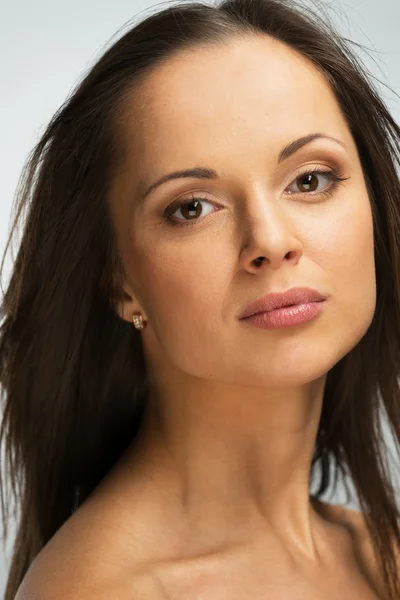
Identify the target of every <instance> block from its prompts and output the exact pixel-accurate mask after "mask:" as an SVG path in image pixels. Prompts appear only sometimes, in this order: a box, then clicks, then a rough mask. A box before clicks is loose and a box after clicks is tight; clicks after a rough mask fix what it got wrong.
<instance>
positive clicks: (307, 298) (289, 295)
mask: <svg viewBox="0 0 400 600" xmlns="http://www.w3.org/2000/svg"><path fill="white" fill-rule="evenodd" d="M325 299H326V297H325V296H323V295H322V294H321V293H320V292H319V291H318V290H315V289H313V288H309V287H293V288H290V289H289V290H287V291H286V292H283V293H276V292H273V293H271V294H267V295H266V296H263V297H262V298H259V299H258V300H256V301H255V302H252V303H251V304H249V306H248V307H247V308H246V310H245V311H244V312H243V313H242V314H241V315H240V317H239V319H245V318H246V317H251V316H252V315H255V314H257V313H261V312H270V311H272V310H276V309H278V308H282V307H284V306H291V305H298V304H307V303H310V302H321V301H322V300H325Z"/></svg>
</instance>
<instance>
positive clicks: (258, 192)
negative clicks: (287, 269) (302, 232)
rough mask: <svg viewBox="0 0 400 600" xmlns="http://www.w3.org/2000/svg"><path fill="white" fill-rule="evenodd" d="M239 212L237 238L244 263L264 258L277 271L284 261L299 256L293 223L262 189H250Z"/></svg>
mask: <svg viewBox="0 0 400 600" xmlns="http://www.w3.org/2000/svg"><path fill="white" fill-rule="evenodd" d="M241 210H242V211H243V212H242V215H241V216H242V218H241V219H240V232H239V237H240V239H241V255H242V259H243V260H245V262H246V263H247V261H248V260H249V259H250V261H251V262H252V261H258V263H259V259H260V258H266V259H267V262H268V263H270V265H271V266H274V267H276V268H279V265H280V264H281V261H282V260H283V259H284V258H286V257H289V258H297V259H298V258H299V257H300V255H301V248H302V245H301V242H300V240H299V239H297V237H296V235H295V229H294V228H295V224H294V223H293V220H292V219H291V218H290V216H289V215H288V213H287V212H286V210H285V208H284V207H282V206H281V204H280V203H279V201H278V200H277V199H276V197H275V196H274V195H273V193H272V192H270V191H268V189H266V187H262V188H261V187H260V186H257V187H256V186H253V188H252V190H251V191H250V192H249V191H247V196H246V198H245V199H244V202H243V206H242V208H241ZM258 263H257V264H258Z"/></svg>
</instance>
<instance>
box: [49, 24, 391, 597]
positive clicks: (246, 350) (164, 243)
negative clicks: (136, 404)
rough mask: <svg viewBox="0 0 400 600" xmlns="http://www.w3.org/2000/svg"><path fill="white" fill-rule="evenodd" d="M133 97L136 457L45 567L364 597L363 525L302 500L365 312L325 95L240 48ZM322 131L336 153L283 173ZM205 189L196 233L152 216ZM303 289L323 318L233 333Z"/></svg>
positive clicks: (360, 216) (310, 76) (185, 584)
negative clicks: (328, 395)
mask: <svg viewBox="0 0 400 600" xmlns="http://www.w3.org/2000/svg"><path fill="white" fill-rule="evenodd" d="M140 98H141V103H140V102H139V104H136V105H135V107H134V108H133V106H132V107H131V108H129V107H128V108H127V115H126V122H125V123H124V127H123V128H122V129H121V135H123V143H124V144H125V147H126V149H127V155H126V164H125V165H124V168H123V169H122V170H121V172H119V173H118V174H116V178H115V185H114V187H113V190H112V194H113V202H112V205H111V208H112V217H113V219H114V224H115V229H116V234H117V240H118V246H119V247H118V250H119V252H120V255H121V257H122V260H123V263H124V267H125V273H126V280H125V282H124V290H123V295H122V296H121V298H119V300H120V304H119V306H118V309H117V310H118V314H119V315H120V317H121V318H122V319H124V320H126V321H127V322H129V323H131V324H132V315H133V314H135V313H137V312H139V313H141V314H142V315H143V317H144V318H145V319H146V320H148V326H147V327H146V328H145V329H143V330H141V331H140V332H137V335H140V336H141V337H142V342H143V348H144V353H145V356H146V362H147V364H148V368H149V373H150V378H151V393H150V397H149V402H148V408H149V411H148V416H149V418H148V421H147V422H146V427H144V428H143V445H142V454H141V455H140V460H139V458H138V455H136V454H135V452H133V449H134V447H133V448H132V449H130V450H129V451H128V452H127V453H126V456H125V457H124V460H123V461H121V462H120V464H119V466H118V467H116V468H115V469H113V471H112V474H111V475H110V477H107V478H106V480H105V481H104V482H102V484H101V485H100V486H99V488H98V489H97V490H96V491H95V492H94V494H93V496H92V497H91V498H89V500H88V501H87V503H85V505H84V506H82V507H81V509H80V510H79V511H78V512H77V513H76V514H75V515H73V517H72V518H71V519H70V520H69V523H68V525H66V526H65V528H62V529H63V533H62V532H59V533H58V534H57V535H56V536H55V539H54V540H52V541H51V542H50V544H49V548H48V549H47V550H46V549H45V550H44V556H45V557H46V558H45V561H46V563H47V566H48V564H49V563H50V564H51V562H52V561H53V560H54V561H55V562H54V565H53V566H54V568H53V569H51V568H48V569H47V571H48V572H54V573H60V569H59V568H57V567H58V566H60V562H59V561H60V558H59V557H60V556H64V559H63V560H62V563H63V565H62V566H63V570H62V573H63V575H62V578H63V581H64V584H65V585H66V586H71V585H72V584H71V582H79V586H80V587H82V581H83V580H85V581H88V582H89V581H90V582H93V583H90V586H91V589H92V591H93V594H95V593H99V592H100V590H105V589H108V590H111V589H112V590H113V592H115V589H118V590H121V594H120V598H121V599H122V600H128V598H132V597H133V598H135V600H137V599H139V598H141V597H143V598H149V599H153V600H164V599H167V598H170V599H174V600H178V599H179V600H181V599H182V600H183V599H185V600H186V599H187V598H190V600H200V598H203V597H204V598H207V600H214V598H215V599H218V600H223V599H225V598H226V599H227V600H236V599H240V600H247V598H249V599H250V598H251V600H261V599H266V598H274V600H288V599H289V598H290V600H301V599H303V598H307V600H320V599H321V600H322V598H323V599H324V600H327V599H328V600H329V599H330V600H336V599H339V598H340V600H347V599H350V598H352V599H353V598H355V597H357V598H360V599H362V600H373V599H374V598H375V599H376V598H378V597H379V596H378V594H377V592H374V587H373V586H374V584H373V583H372V581H373V577H372V574H371V573H372V571H373V569H372V567H371V564H369V566H368V568H367V566H366V565H367V563H368V561H366V558H365V556H366V555H365V556H363V557H362V558H361V557H360V553H359V551H358V550H357V548H358V547H359V544H358V543H356V541H357V540H360V539H362V537H363V536H362V535H361V531H362V528H361V523H362V521H360V520H358V524H357V525H356V522H357V519H356V517H355V516H353V517H352V518H351V519H350V518H347V516H346V519H345V520H346V521H347V525H344V524H343V519H342V517H343V515H344V513H341V515H342V516H341V518H339V513H331V512H330V510H328V509H327V510H323V507H321V506H320V505H316V504H315V503H313V502H310V498H309V473H310V465H311V460H312V455H313V450H314V447H315V439H316V435H317V432H318V426H319V422H320V416H321V410H322V403H323V395H324V389H325V383H326V377H327V374H328V372H329V370H330V369H331V368H332V367H333V366H334V365H335V364H337V362H338V361H339V360H340V359H341V358H343V357H344V356H345V355H346V354H347V353H348V352H349V351H350V350H351V349H352V348H354V346H355V345H356V344H357V343H358V342H359V340H360V339H361V338H362V337H363V336H364V335H365V333H366V331H367V330H368V327H369V326H370V324H371V321H372V319H373V315H374V311H375V304H376V280H375V264H374V240H373V220H372V214H371V207H370V204H369V198H368V194H367V188H366V184H365V181H364V177H363V173H362V169H361V164H360V160H359V156H358V152H357V148H356V145H355V143H354V140H353V138H352V136H351V133H350V131H349V128H348V126H347V123H346V120H345V118H344V117H343V115H342V113H341V111H340V109H339V106H338V104H337V102H336V99H335V96H334V94H333V92H332V90H331V88H330V87H329V85H328V83H327V81H326V80H325V79H324V78H323V77H322V75H321V74H320V73H319V72H318V71H317V70H316V69H315V67H314V66H313V65H312V64H310V63H309V62H308V61H307V60H306V59H305V58H304V57H302V56H301V55H299V54H297V53H295V52H294V51H292V50H290V49H289V48H287V47H286V46H285V45H284V44H281V43H279V42H276V41H272V40H270V39H269V38H267V37H265V38H256V37H250V36H249V38H248V39H245V40H243V39H242V40H234V41H232V43H231V44H224V45H222V46H221V47H220V48H215V47H214V48H212V49H211V50H210V49H205V48H201V49H196V50H193V51H191V52H190V53H187V54H185V55H183V54H180V55H179V56H177V57H176V56H175V57H173V58H172V59H171V60H170V61H168V63H164V64H163V65H161V66H159V67H158V68H157V69H156V70H155V71H154V73H152V74H151V75H150V76H149V78H148V80H147V81H146V82H145V84H143V85H142V88H141V89H140ZM315 132H324V133H325V134H326V135H329V136H333V137H335V138H336V139H337V140H339V141H338V142H337V141H336V142H335V141H333V140H328V139H320V140H314V141H313V142H312V143H309V144H307V145H305V146H303V147H302V148H301V149H298V150H297V151H296V152H295V153H294V154H292V155H291V156H290V157H289V158H287V159H285V160H283V161H278V156H279V154H280V152H281V151H282V149H283V148H284V147H285V146H286V145H287V144H288V143H292V142H293V141H294V140H296V139H298V138H299V137H301V136H304V135H308V134H310V133H315ZM194 166H203V167H207V168H210V169H211V168H212V169H215V170H216V171H217V172H218V174H219V177H218V178H215V179H200V178H194V177H191V178H185V179H179V180H174V181H169V182H168V183H166V184H164V185H162V186H160V187H159V188H157V189H155V190H154V191H153V192H152V193H151V194H150V195H149V196H148V197H147V198H146V200H145V201H144V202H141V201H140V198H141V196H142V194H143V192H144V189H145V188H146V187H147V186H149V185H150V184H152V183H154V181H155V180H156V179H158V178H159V177H161V176H163V175H164V174H166V173H169V172H172V171H176V170H178V169H184V168H192V167H194ZM310 168H311V169H316V168H321V169H322V170H325V171H329V170H332V169H333V168H337V169H339V170H340V173H341V176H342V177H346V178H347V179H346V181H342V182H341V184H340V185H339V186H338V187H337V188H335V191H333V192H332V194H331V195H322V190H324V191H326V190H328V189H330V185H331V184H330V183H329V181H328V180H327V178H326V177H324V176H323V175H317V176H315V175H314V176H313V178H312V179H311V180H310V183H312V188H313V189H314V190H317V192H315V191H314V192H313V193H314V195H312V194H310V192H309V189H310V188H307V187H306V186H307V184H302V180H304V177H303V178H302V177H301V175H302V173H304V172H305V171H306V169H310ZM314 177H316V178H315V179H314ZM315 194H317V195H315ZM198 196H200V197H201V198H202V201H203V203H202V204H200V205H199V206H198V207H197V211H198V212H197V217H196V219H197V220H198V222H197V223H196V224H195V225H193V226H192V227H178V226H177V225H176V223H177V222H183V221H185V220H186V221H189V220H190V219H189V218H188V217H189V215H188V211H186V212H185V211H184V210H183V209H178V208H177V209H176V210H175V212H174V215H173V217H174V219H175V226H173V225H171V222H172V220H171V222H169V224H167V223H166V222H165V221H163V215H164V214H165V210H166V208H167V207H169V206H171V203H172V202H173V201H174V200H179V201H183V200H187V199H190V198H192V197H198ZM191 212H192V213H193V212H194V207H193V206H192V210H191ZM191 220H193V217H192V219H191ZM258 257H263V259H264V260H263V261H262V263H261V266H259V265H257V264H256V259H257V258H258ZM297 285H305V286H311V287H316V288H317V289H318V290H320V291H321V292H322V293H324V294H325V295H326V297H327V301H326V309H325V310H324V312H323V314H321V315H320V316H319V317H318V318H317V319H314V320H313V321H311V322H309V323H307V324H305V325H302V326H297V327H292V328H287V329H280V330H272V331H268V330H262V329H257V328H253V327H250V326H245V325H244V324H243V322H241V321H239V319H238V316H239V314H240V312H241V311H243V310H244V308H245V307H246V306H247V305H248V304H249V302H250V301H253V300H255V299H256V298H259V297H260V296H262V295H264V294H266V293H268V292H271V291H284V290H286V289H288V288H290V287H293V286H297ZM132 326H133V325H132ZM131 450H132V452H131ZM350 522H351V523H352V525H350ZM83 555H84V557H85V560H82V556H83ZM66 556H67V557H68V562H69V565H66V564H65V562H66V560H65V557H66ZM53 557H54V558H53ZM38 564H39V563H38ZM42 564H44V563H42ZM189 567H190V568H189ZM371 569H372V570H371ZM367 572H368V573H369V574H370V575H368V576H367V575H366V573H367ZM76 585H77V586H78V584H76ZM139 585H141V586H147V590H144V589H143V588H142V591H139V587H138V586H139ZM79 586H78V587H77V589H80V587H79ZM135 586H136V587H135ZM149 586H150V587H149ZM133 587H135V589H136V590H137V593H136V594H134V593H133V592H132V589H133ZM113 597H115V595H114V596H113Z"/></svg>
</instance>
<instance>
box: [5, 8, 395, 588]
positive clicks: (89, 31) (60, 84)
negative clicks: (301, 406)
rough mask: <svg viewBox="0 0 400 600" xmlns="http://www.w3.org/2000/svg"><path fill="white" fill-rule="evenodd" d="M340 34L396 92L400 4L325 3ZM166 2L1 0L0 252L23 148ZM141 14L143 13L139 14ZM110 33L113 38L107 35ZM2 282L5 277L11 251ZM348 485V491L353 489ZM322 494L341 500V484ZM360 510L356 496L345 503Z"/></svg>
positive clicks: (389, 98)
mask: <svg viewBox="0 0 400 600" xmlns="http://www.w3.org/2000/svg"><path fill="white" fill-rule="evenodd" d="M324 3H325V4H326V5H328V6H330V7H331V8H332V11H331V15H332V18H333V19H334V21H335V22H336V24H337V26H338V28H339V30H340V32H341V33H342V35H344V36H345V37H347V38H349V39H351V40H353V41H355V42H358V43H360V44H362V45H364V46H367V48H368V49H370V52H369V55H368V54H367V53H365V52H364V51H361V50H359V51H358V52H359V55H360V56H361V58H362V59H363V60H364V61H365V62H366V64H367V65H368V68H369V69H370V70H371V71H372V73H373V74H374V75H375V76H376V77H377V78H378V79H379V80H380V81H381V82H383V84H387V85H389V86H390V87H391V88H392V89H393V90H394V91H395V92H396V93H397V94H399V95H400V69H399V61H400V37H399V25H400V2H399V0H381V1H380V2H377V1H376V0H358V1H355V0H347V1H343V2H339V1H337V0H334V1H333V2H327V1H325V2H324ZM159 6H160V7H164V4H162V5H158V4H156V3H155V2H154V3H153V2H148V1H147V2H137V1H135V0H133V1H132V0H129V1H128V0H118V1H117V2H113V3H111V4H110V2H108V1H107V2H106V1H105V0H84V1H82V0H69V1H68V2H67V3H66V2H60V1H58V2H57V1H54V0H53V1H52V2H50V1H49V0H36V1H35V2H29V1H28V0H25V2H20V1H19V2H18V1H15V2H7V4H6V3H4V5H3V6H2V11H1V12H2V15H3V17H2V19H1V22H0V31H1V35H0V56H1V74H2V77H1V92H2V93H1V95H0V126H1V131H2V135H1V138H0V165H1V184H2V185H1V196H0V251H1V252H3V251H4V248H5V244H6V236H7V234H8V229H9V225H10V210H11V203H12V200H13V195H14V192H15V188H16V185H17V180H18V177H19V175H20V172H21V169H22V166H23V163H24V161H25V159H26V157H27V154H28V152H29V151H30V150H31V148H32V147H33V145H34V143H35V142H36V141H37V140H38V137H39V135H40V134H41V133H42V131H43V129H44V127H45V125H46V124H47V122H48V121H49V119H50V118H51V116H52V115H53V114H54V112H55V111H56V110H57V109H58V108H59V106H60V105H61V104H62V103H63V102H64V100H65V98H66V97H67V95H68V94H69V93H70V91H71V89H72V87H73V86H74V85H75V84H76V83H77V81H78V79H80V78H81V76H82V75H83V74H84V72H85V71H86V69H87V68H88V67H90V66H91V65H92V64H93V62H95V61H96V60H97V59H98V58H99V57H100V55H101V53H102V52H103V50H104V49H105V48H106V47H108V46H109V45H110V44H111V43H113V42H114V41H116V39H117V38H119V37H120V36H121V35H122V34H123V33H124V32H125V31H126V29H127V28H128V27H130V26H131V25H132V24H135V23H136V22H137V20H138V19H141V18H143V17H144V16H147V15H148V14H149V13H150V11H151V12H153V10H156V9H158V7H159ZM142 11H143V12H142ZM111 38H112V39H111ZM378 87H379V88H380V89H381V91H382V94H383V96H384V99H385V100H386V102H387V104H388V106H389V108H390V109H391V111H392V113H393V115H394V118H395V119H396V121H397V122H400V99H399V98H397V97H396V96H395V95H394V94H392V93H391V92H390V90H388V89H387V88H386V87H384V85H380V84H379V85H378ZM5 264H6V268H5V272H4V276H3V280H2V285H3V288H4V287H5V285H6V282H7V281H8V277H9V274H10V264H11V260H10V253H8V256H7V261H6V263H5ZM387 440H388V447H389V451H390V452H391V453H392V462H391V465H392V467H393V478H394V479H395V481H396V485H397V487H399V488H400V485H399V484H398V481H399V476H398V467H399V464H398V463H399V461H398V457H397V455H395V454H394V443H393V440H392V438H390V437H389V435H388V436H387ZM349 484H350V489H351V490H354V488H353V486H352V485H351V482H349ZM324 498H325V499H326V500H327V501H329V502H332V503H334V504H343V505H344V504H346V502H345V495H344V488H343V485H341V486H340V489H339V490H338V492H337V493H336V494H331V493H330V491H328V492H327V494H326V495H325V496H324ZM346 505H348V506H349V507H354V508H358V504H357V502H356V500H355V499H354V500H352V501H351V502H350V503H348V504H346ZM13 524H14V522H12V523H11V530H10V536H9V539H8V541H7V544H6V546H5V547H4V548H1V547H0V598H3V594H4V589H5V582H6V577H7V573H8V568H9V559H10V549H11V544H12V542H13V537H14V531H15V528H14V527H13Z"/></svg>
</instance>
